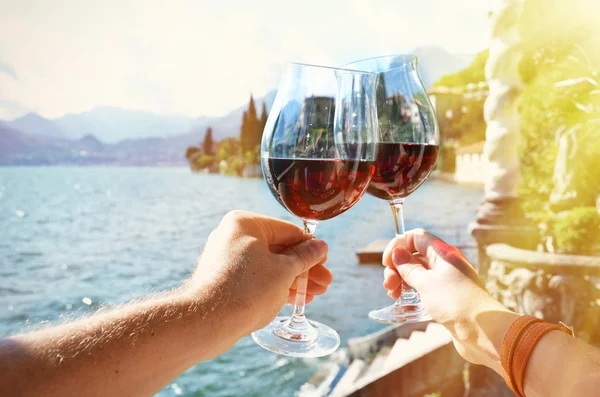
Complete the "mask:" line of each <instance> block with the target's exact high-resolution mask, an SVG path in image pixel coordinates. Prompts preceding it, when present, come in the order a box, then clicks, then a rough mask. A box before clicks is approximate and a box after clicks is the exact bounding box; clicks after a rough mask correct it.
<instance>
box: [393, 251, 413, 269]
mask: <svg viewBox="0 0 600 397" xmlns="http://www.w3.org/2000/svg"><path fill="white" fill-rule="evenodd" d="M409 260H410V254H409V253H408V251H407V250H405V249H402V248H394V251H392V262H393V263H394V265H396V266H400V265H403V264H405V263H407V262H408V261H409Z"/></svg>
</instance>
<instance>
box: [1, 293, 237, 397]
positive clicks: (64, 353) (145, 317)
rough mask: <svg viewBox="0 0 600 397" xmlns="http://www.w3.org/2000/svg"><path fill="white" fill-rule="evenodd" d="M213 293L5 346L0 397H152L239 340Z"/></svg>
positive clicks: (163, 300) (117, 313)
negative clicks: (224, 325) (226, 334)
mask: <svg viewBox="0 0 600 397" xmlns="http://www.w3.org/2000/svg"><path fill="white" fill-rule="evenodd" d="M215 307H218V302H215V300H214V297H211V295H210V294H205V296H204V297H193V298H192V297H190V296H185V295H182V294H180V293H171V294H168V295H164V296H159V297H155V298H152V299H149V300H146V301H143V302H138V303H134V304H130V305H127V306H125V307H123V308H121V309H116V310H113V311H110V312H107V313H103V314H97V315H95V316H92V317H90V318H87V319H83V320H79V321H76V322H73V323H70V324H65V325H62V326H58V327H55V328H50V329H47V330H42V331H38V332H33V333H30V334H25V335H19V336H15V337H11V338H6V339H3V340H0V395H10V396H39V395H44V396H75V395H83V394H85V395H86V396H107V395H114V396H117V395H123V396H125V395H127V396H149V395H152V394H154V393H156V392H157V391H159V390H160V389H161V388H163V387H164V386H166V385H167V384H168V383H169V382H170V381H172V380H173V379H175V378H176V377H177V376H178V375H179V374H181V373H182V372H183V371H185V370H186V369H188V368H189V367H191V366H193V365H194V364H196V363H197V362H199V361H201V360H204V359H208V358H212V357H214V356H215V355H217V354H218V353H220V351H221V350H223V349H226V348H228V347H229V346H230V345H231V344H232V343H234V342H235V340H234V339H233V340H231V338H230V339H227V340H224V339H221V340H219V339H218V338H219V336H220V335H221V338H223V336H222V333H219V332H217V329H218V327H219V324H218V323H219V321H220V320H219V316H218V312H219V310H215Z"/></svg>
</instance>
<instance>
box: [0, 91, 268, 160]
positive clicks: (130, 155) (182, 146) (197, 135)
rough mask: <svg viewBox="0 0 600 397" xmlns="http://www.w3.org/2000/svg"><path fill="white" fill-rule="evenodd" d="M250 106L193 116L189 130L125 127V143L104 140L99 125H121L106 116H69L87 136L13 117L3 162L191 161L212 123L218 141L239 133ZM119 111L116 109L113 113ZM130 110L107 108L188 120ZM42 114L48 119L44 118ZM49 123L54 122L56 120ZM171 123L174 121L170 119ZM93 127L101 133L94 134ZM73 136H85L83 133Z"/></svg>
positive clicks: (0, 140)
mask: <svg viewBox="0 0 600 397" xmlns="http://www.w3.org/2000/svg"><path fill="white" fill-rule="evenodd" d="M274 99H275V92H270V93H269V94H267V95H266V96H265V97H264V98H261V99H256V100H255V104H256V107H257V109H258V110H259V112H260V111H262V104H263V102H265V103H266V105H267V109H269V108H270V107H271V105H272V104H273V101H274ZM246 109H247V105H244V106H241V107H239V108H237V109H234V110H233V111H231V112H230V113H228V114H227V115H225V116H223V117H215V118H208V117H200V118H189V120H190V121H189V122H190V125H191V126H190V127H188V129H187V131H186V130H182V131H181V132H180V133H179V134H178V135H171V136H167V137H151V136H150V137H144V138H131V137H129V135H131V134H128V133H125V132H123V134H124V137H121V139H120V140H119V142H110V141H108V142H104V139H102V136H103V135H102V132H101V131H102V129H94V128H97V126H99V125H103V126H105V128H106V129H110V128H113V127H114V126H115V125H116V124H111V123H105V122H104V121H103V120H102V117H100V118H99V119H96V120H97V124H94V123H91V122H90V120H92V119H93V117H83V118H77V117H75V116H78V115H68V116H65V117H67V118H68V119H69V120H68V123H65V124H63V126H66V125H67V124H69V123H70V124H69V125H70V126H71V128H76V129H77V130H79V131H87V132H86V133H85V136H83V137H81V138H80V139H76V140H74V139H61V138H51V137H45V136H39V135H34V134H31V133H29V131H24V130H21V129H20V130H17V129H16V128H13V127H12V123H13V122H2V121H0V164H15V165H19V164H23V165H29V164H32V165H33V164H76V165H86V164H115V165H121V164H123V165H173V164H181V165H183V164H185V162H186V160H185V150H186V148H187V147H188V146H191V145H198V144H199V143H200V142H202V140H203V139H204V134H205V133H206V128H208V127H209V126H210V127H211V128H212V129H213V137H214V138H215V139H217V140H220V139H223V138H226V137H230V136H238V135H239V133H240V127H241V124H242V117H243V113H244V111H245V110H246ZM104 110H106V108H104ZM113 110H116V111H115V112H113ZM128 112H130V111H127V110H123V109H118V108H111V109H110V110H109V111H108V112H107V113H104V117H106V115H107V114H108V115H110V114H120V115H122V116H123V118H122V119H124V120H129V121H131V120H133V119H135V118H136V117H137V120H138V121H137V125H138V126H139V125H142V124H143V123H147V120H149V119H154V120H155V121H157V123H156V124H155V125H162V126H165V125H172V126H173V125H176V123H177V122H181V121H182V119H178V118H177V117H178V116H176V117H172V116H165V118H164V119H162V121H161V120H160V119H159V118H160V117H162V116H160V115H153V114H151V113H150V115H151V116H153V117H148V118H146V119H145V120H141V119H143V117H141V116H142V115H141V114H140V113H146V112H137V111H133V112H131V113H133V114H135V117H134V115H132V114H129V115H127V113H128ZM86 113H87V114H86V116H88V115H89V113H92V114H94V115H98V114H102V113H103V112H94V111H91V112H86ZM38 117H39V116H38ZM40 118H41V119H43V118H42V117H40ZM61 119H64V118H61ZM44 120H45V119H44ZM140 120H141V121H140ZM165 120H166V121H165ZM174 120H175V121H174ZM46 121H49V120H46ZM49 122H50V123H52V121H49ZM169 122H170V123H171V124H168V123H169ZM160 123H162V124H160ZM134 124H135V123H134ZM75 126H79V127H75ZM114 128H115V129H113V130H112V131H117V130H118V128H119V127H118V126H117V127H114ZM90 131H98V132H97V133H90ZM71 134H73V133H72V132H71V133H69V134H68V135H71ZM73 135H76V136H77V135H79V136H81V134H73ZM123 138H125V139H123Z"/></svg>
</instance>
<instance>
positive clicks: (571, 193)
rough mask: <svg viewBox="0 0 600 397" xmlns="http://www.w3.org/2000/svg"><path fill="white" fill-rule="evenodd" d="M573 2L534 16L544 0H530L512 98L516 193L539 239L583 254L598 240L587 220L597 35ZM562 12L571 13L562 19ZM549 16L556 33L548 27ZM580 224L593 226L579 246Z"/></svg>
mask: <svg viewBox="0 0 600 397" xmlns="http://www.w3.org/2000/svg"><path fill="white" fill-rule="evenodd" d="M578 3H581V1H580V0H574V2H573V4H569V5H568V6H567V5H565V7H566V8H564V10H555V11H554V12H553V13H550V14H548V15H540V14H539V13H536V12H535V11H536V10H539V9H540V7H543V4H544V3H543V1H540V0H530V1H528V2H527V3H526V7H525V13H524V16H523V18H522V19H521V21H520V26H519V29H520V31H521V33H522V35H523V36H524V37H529V39H528V40H527V44H528V46H526V47H525V54H524V57H523V60H522V62H521V64H520V65H519V69H520V73H521V77H522V78H523V81H524V83H525V85H524V89H523V92H522V94H521V96H520V99H519V102H518V107H519V114H520V120H521V137H522V139H521V147H520V154H521V156H520V157H521V173H522V181H521V186H520V191H519V195H520V197H521V199H522V202H523V206H524V210H525V212H526V214H527V216H528V217H529V218H531V219H532V220H533V221H534V222H536V223H537V224H539V225H540V227H541V231H542V238H543V239H544V240H545V241H546V242H548V241H550V242H551V241H553V242H554V248H555V249H557V250H559V251H563V252H568V253H582V254H583V253H588V250H587V249H586V248H585V247H584V245H585V244H587V246H588V247H589V246H592V247H593V245H594V244H595V243H596V244H598V243H600V234H599V233H595V232H594V231H595V229H597V226H594V225H595V223H594V222H595V221H590V219H592V218H594V217H593V216H592V215H590V214H591V213H593V212H594V211H596V213H597V210H596V209H595V198H596V197H597V195H598V193H600V143H599V142H600V54H599V53H598V51H597V48H598V46H599V45H600V38H599V35H598V34H597V31H596V34H594V31H595V30H596V29H597V28H596V27H595V26H594V24H595V22H593V21H592V22H591V23H589V24H587V23H585V19H586V18H585V15H583V14H582V13H581V12H582V11H581V10H584V8H583V9H582V8H578V7H577V4H578ZM577 10H580V11H577ZM569 12H575V13H576V14H577V15H575V14H573V15H571V17H572V18H571V17H568V15H567V14H568V13H569ZM556 20H560V21H561V30H560V33H558V32H555V29H554V28H555V26H556V25H555V23H554V22H553V21H556ZM557 34H558V35H559V36H560V37H555V35H557ZM579 207H587V208H584V209H581V208H579ZM569 211H572V214H569ZM582 225H587V226H590V225H592V226H591V227H590V228H587V229H586V231H585V234H586V235H587V241H586V243H585V244H582V242H581V241H579V240H577V239H579V238H580V236H579V234H577V233H575V234H574V232H573V230H575V229H581V228H582V227H583V226H582ZM587 226H586V227H587ZM576 234H577V235H576ZM594 239H595V240H594ZM546 246H547V247H548V246H550V248H552V247H551V246H552V244H546Z"/></svg>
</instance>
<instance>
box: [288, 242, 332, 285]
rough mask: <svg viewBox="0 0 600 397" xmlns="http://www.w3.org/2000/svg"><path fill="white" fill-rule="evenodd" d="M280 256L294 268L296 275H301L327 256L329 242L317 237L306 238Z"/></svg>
mask: <svg viewBox="0 0 600 397" xmlns="http://www.w3.org/2000/svg"><path fill="white" fill-rule="evenodd" d="M278 258H280V260H281V261H283V262H284V263H285V264H286V265H287V267H288V268H290V269H291V270H292V272H293V273H294V276H299V275H300V274H302V273H304V272H306V271H308V270H309V269H310V268H312V267H314V266H316V265H317V264H319V263H321V261H322V260H323V259H325V258H327V243H325V241H323V240H319V239H316V238H314V239H311V240H306V241H303V242H301V243H299V244H296V245H294V246H291V247H290V248H288V249H287V250H285V251H283V252H282V253H281V254H279V255H278Z"/></svg>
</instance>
